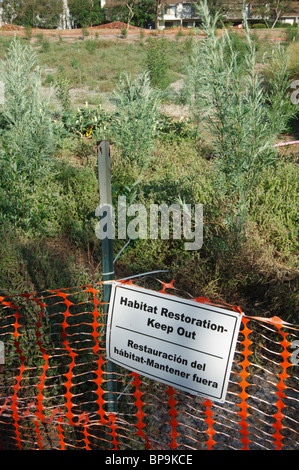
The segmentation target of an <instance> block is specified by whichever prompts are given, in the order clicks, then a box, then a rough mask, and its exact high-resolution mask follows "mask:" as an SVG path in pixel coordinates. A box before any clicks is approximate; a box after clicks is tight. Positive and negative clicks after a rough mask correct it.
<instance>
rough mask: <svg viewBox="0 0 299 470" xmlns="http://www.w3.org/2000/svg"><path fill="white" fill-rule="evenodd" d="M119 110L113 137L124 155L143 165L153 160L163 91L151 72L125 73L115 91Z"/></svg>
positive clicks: (115, 118)
mask: <svg viewBox="0 0 299 470" xmlns="http://www.w3.org/2000/svg"><path fill="white" fill-rule="evenodd" d="M114 103H115V105H116V107H117V111H116V113H115V114H114V120H113V123H112V130H113V138H114V141H115V143H116V144H117V146H118V147H119V148H120V149H121V152H122V155H123V157H124V158H128V159H129V160H131V161H136V163H137V165H138V166H140V167H143V166H146V165H147V164H148V163H149V159H150V155H151V151H152V150H153V148H154V144H155V137H156V134H157V122H158V105H159V94H158V93H157V92H156V90H154V89H153V88H152V87H151V84H150V79H149V76H148V74H147V73H142V74H140V75H138V76H137V77H136V78H135V79H134V80H131V79H130V77H129V76H128V74H123V75H122V76H121V78H120V80H119V84H118V88H117V90H116V91H115V92H114Z"/></svg>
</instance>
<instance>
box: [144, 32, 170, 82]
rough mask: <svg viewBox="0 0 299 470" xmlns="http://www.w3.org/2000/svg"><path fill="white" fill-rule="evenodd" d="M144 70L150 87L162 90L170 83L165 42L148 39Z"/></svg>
mask: <svg viewBox="0 0 299 470" xmlns="http://www.w3.org/2000/svg"><path fill="white" fill-rule="evenodd" d="M146 54H147V55H146V69H147V71H148V74H149V77H150V81H151V85H152V86H153V87H154V88H161V89H162V90H164V89H165V88H166V87H167V86H168V85H169V83H170V79H169V73H168V72H169V61H168V47H167V42H166V40H165V39H164V38H163V39H159V38H152V37H151V38H149V39H148V40H147V49H146Z"/></svg>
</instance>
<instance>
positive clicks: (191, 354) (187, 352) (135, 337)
mask: <svg viewBox="0 0 299 470" xmlns="http://www.w3.org/2000/svg"><path fill="white" fill-rule="evenodd" d="M241 317H242V314H240V313H237V312H234V311H230V310H226V309H223V308H218V307H213V306H210V305H206V304H201V303H198V302H195V301H194V300H185V299H181V298H179V297H175V296H172V295H168V294H162V293H159V292H155V291H152V290H147V289H143V288H141V287H137V286H132V285H126V284H120V283H113V285H112V289H111V297H110V305H109V312H108V323H107V343H106V350H107V357H108V359H109V360H110V361H112V362H115V363H116V364H118V365H120V366H122V367H125V368H127V369H130V370H131V371H134V372H138V373H140V374H141V375H144V376H147V377H150V378H152V379H153V380H156V381H158V382H163V383H166V384H168V385H171V386H173V387H175V388H178V389H181V390H185V391H186V392H189V393H192V394H195V395H201V396H203V397H206V398H209V399H210V400H212V401H213V400H214V401H217V402H221V403H223V402H224V401H225V396H226V391H227V385H228V380H229V376H230V371H231V366H232V361H233V357H234V352H235V347H236V341H237V338H238V333H239V328H240V321H241Z"/></svg>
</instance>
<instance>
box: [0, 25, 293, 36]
mask: <svg viewBox="0 0 299 470" xmlns="http://www.w3.org/2000/svg"><path fill="white" fill-rule="evenodd" d="M123 29H127V25H126V24H125V23H122V22H120V21H115V22H113V23H108V24H104V25H100V26H93V27H90V28H86V31H87V32H88V34H89V37H93V36H95V35H98V36H99V37H101V38H102V39H109V38H110V39H111V38H112V39H115V37H119V36H120V35H121V30H123ZM233 29H234V30H235V31H238V32H239V34H243V32H242V28H239V27H236V28H233ZM223 31H224V30H221V29H220V30H219V31H218V34H219V36H221V35H222V34H223ZM254 32H255V33H256V34H257V35H258V37H259V39H266V40H268V41H284V40H285V30H284V29H279V28H277V29H275V30H272V29H270V30H268V29H260V30H258V29H256V30H254ZM178 33H180V34H183V35H184V36H190V35H193V36H196V37H204V34H203V33H202V32H201V31H200V30H198V29H196V30H195V29H192V28H191V29H190V28H170V29H164V30H153V29H143V28H138V27H135V26H131V25H130V26H129V28H128V29H127V40H130V39H132V38H134V37H136V36H140V35H141V34H142V35H149V36H170V37H174V36H176V35H177V34H178ZM15 34H16V35H17V36H20V37H26V34H27V33H26V29H25V28H24V27H23V26H17V25H12V24H4V25H3V26H2V27H1V28H0V36H14V35H15ZM31 34H32V36H33V37H34V36H37V35H39V34H43V35H44V36H46V37H50V38H51V37H52V38H53V39H54V38H57V37H60V36H61V37H63V38H65V39H67V38H68V39H70V40H76V39H83V38H84V31H83V30H82V29H81V28H78V29H38V28H33V29H32V31H31Z"/></svg>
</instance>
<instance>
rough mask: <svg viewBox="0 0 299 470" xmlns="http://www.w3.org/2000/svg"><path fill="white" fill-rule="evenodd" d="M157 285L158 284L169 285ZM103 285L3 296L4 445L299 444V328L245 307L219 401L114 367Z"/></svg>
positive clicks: (0, 398)
mask: <svg viewBox="0 0 299 470" xmlns="http://www.w3.org/2000/svg"><path fill="white" fill-rule="evenodd" d="M159 282H161V281H159ZM162 285H163V289H162V290H161V291H160V292H167V291H168V290H169V289H174V286H173V282H171V283H163V282H162ZM102 290H103V285H102V283H99V284H96V285H93V286H91V285H90V286H83V287H78V288H70V289H57V290H52V291H47V292H43V293H34V294H21V295H16V296H11V297H0V307H1V310H0V341H1V342H2V344H3V345H4V351H5V354H4V358H5V360H4V361H3V360H2V362H4V363H3V364H2V365H0V367H1V370H0V380H1V381H0V448H1V449H16V450H18V449H20V450H22V449H25V450H27V449H33V450H35V449H36V450H38V449H61V450H64V449H66V450H71V449H85V450H94V449H96V450H98V449H114V450H140V449H144V450H150V449H154V450H188V451H189V450H200V449H212V450H216V449H270V450H271V449H283V450H288V449H295V448H297V447H298V435H299V432H298V431H299V430H298V418H297V417H298V403H299V400H298V366H297V365H296V364H297V363H298V359H297V357H296V350H295V349H294V348H295V346H297V349H298V347H299V342H297V343H295V341H296V340H297V341H298V331H299V327H298V326H295V325H291V324H289V323H286V322H284V321H282V320H280V319H279V318H277V317H273V318H270V319H266V318H257V317H255V318H254V317H252V318H251V317H249V316H246V315H243V318H242V325H241V329H240V333H239V338H238V343H237V348H236V352H235V357H234V362H233V368H232V372H231V377H230V381H229V387H228V392H227V397H226V402H225V403H224V404H217V403H212V402H211V401H210V400H207V399H206V398H201V397H199V396H194V395H190V394H188V393H186V392H183V391H180V390H176V389H174V388H172V387H170V386H168V385H165V384H162V383H157V382H155V381H153V380H151V379H149V378H145V377H143V376H141V375H138V374H136V373H132V372H130V371H128V370H125V369H121V368H119V367H117V368H116V370H115V371H113V372H111V371H110V370H109V368H107V361H106V359H105V324H106V319H105V315H106V314H104V313H103V302H102ZM194 300H196V301H199V302H207V303H210V304H212V302H210V301H208V300H207V299H203V298H198V299H194ZM214 305H215V304H214ZM218 305H219V304H218ZM222 306H225V308H233V309H236V307H233V306H229V305H227V304H225V305H224V304H223V305H222ZM238 311H240V309H239V308H238ZM111 380H112V381H113V382H114V385H115V386H114V388H113V392H112V393H111V388H109V387H108V384H109V383H110V384H111ZM111 397H112V398H111ZM111 399H113V402H114V403H116V404H117V405H116V406H117V411H116V412H115V413H114V412H111V411H110V410H111V407H109V405H110V404H111V403H110V400H111Z"/></svg>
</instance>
